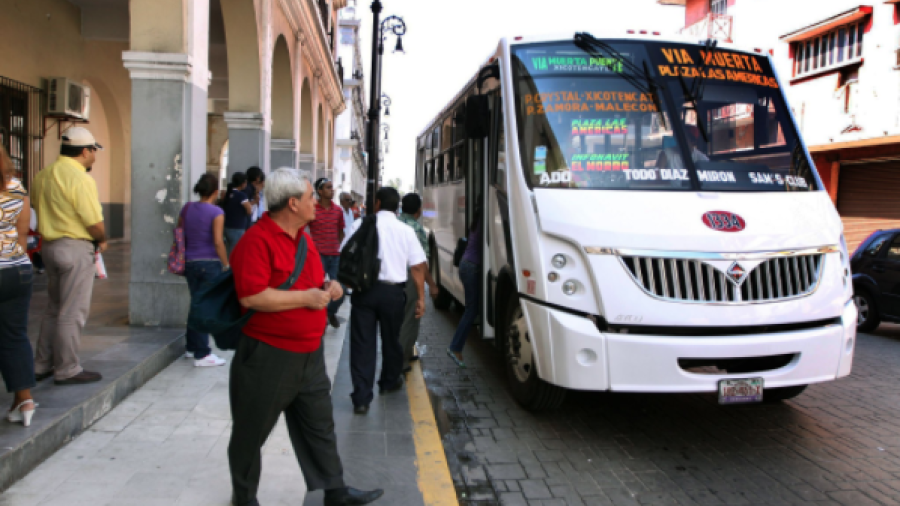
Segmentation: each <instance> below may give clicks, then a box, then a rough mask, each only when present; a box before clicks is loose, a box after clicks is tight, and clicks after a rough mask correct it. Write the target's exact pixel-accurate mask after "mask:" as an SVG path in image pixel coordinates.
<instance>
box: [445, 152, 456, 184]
mask: <svg viewBox="0 0 900 506" xmlns="http://www.w3.org/2000/svg"><path fill="white" fill-rule="evenodd" d="M455 167H456V160H455V159H454V156H453V150H452V149H451V150H449V151H447V153H446V154H445V155H444V180H445V181H447V182H448V183H449V182H451V181H456V174H454V168H455Z"/></svg>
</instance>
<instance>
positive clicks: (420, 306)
mask: <svg viewBox="0 0 900 506" xmlns="http://www.w3.org/2000/svg"><path fill="white" fill-rule="evenodd" d="M423 316H425V301H424V300H422V299H419V300H417V301H416V318H421V317H423Z"/></svg>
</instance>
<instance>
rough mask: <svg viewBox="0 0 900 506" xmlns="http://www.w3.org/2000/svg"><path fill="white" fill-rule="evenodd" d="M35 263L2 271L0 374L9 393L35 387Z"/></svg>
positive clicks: (0, 286) (0, 285) (0, 294)
mask: <svg viewBox="0 0 900 506" xmlns="http://www.w3.org/2000/svg"><path fill="white" fill-rule="evenodd" d="M33 279H34V268H33V267H32V266H31V264H26V265H16V266H14V267H5V268H2V269H0V374H2V375H3V382H4V383H6V391H7V392H18V391H19V390H26V389H29V388H33V387H34V385H35V381H34V354H33V352H32V350H31V343H30V342H29V341H28V306H29V304H31V284H32V281H33Z"/></svg>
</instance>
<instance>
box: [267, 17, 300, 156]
mask: <svg viewBox="0 0 900 506" xmlns="http://www.w3.org/2000/svg"><path fill="white" fill-rule="evenodd" d="M292 75H293V74H292V72H291V54H290V51H289V50H288V45H287V41H286V40H285V38H284V36H283V35H279V36H278V40H277V41H275V50H274V51H273V52H272V142H271V155H270V160H271V167H272V168H273V169H276V168H279V167H296V166H297V162H296V145H295V143H294V83H293V78H292Z"/></svg>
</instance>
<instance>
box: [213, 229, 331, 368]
mask: <svg viewBox="0 0 900 506" xmlns="http://www.w3.org/2000/svg"><path fill="white" fill-rule="evenodd" d="M304 235H306V246H307V253H306V263H305V264H304V267H303V272H302V273H301V274H300V277H299V278H298V279H297V282H296V283H294V286H293V287H291V290H309V289H311V288H321V287H322V284H323V283H324V282H325V270H324V269H323V268H322V260H321V259H320V258H319V252H318V251H317V250H316V246H315V244H313V241H312V239H310V237H309V235H307V234H305V233H304ZM299 244H300V234H297V238H296V239H293V238H291V236H290V235H288V233H287V232H285V231H284V229H282V228H281V227H280V226H279V225H278V224H277V223H275V222H274V221H273V220H272V218H270V217H269V213H265V214H263V216H262V218H260V219H259V221H258V222H256V225H255V226H253V227H250V228H249V229H248V230H247V232H246V233H245V234H244V236H243V237H241V240H240V241H238V243H237V246H235V248H234V251H232V253H231V269H232V270H233V271H234V285H235V289H236V290H237V294H238V298H241V299H242V298H244V297H250V296H252V295H256V294H258V293H261V292H262V291H264V290H265V289H266V288H278V287H279V286H281V284H282V283H284V282H285V281H287V279H288V277H290V275H291V272H293V270H294V259H295V257H296V256H297V246H298V245H299ZM244 311H245V312H246V309H245V310H244ZM327 318H328V316H327V315H326V310H325V309H320V310H313V309H306V308H301V309H292V310H290V311H281V312H278V313H264V312H257V313H256V314H254V315H253V316H252V317H251V318H250V321H248V322H247V325H246V326H244V334H246V335H248V336H250V337H252V338H254V339H259V340H260V341H262V342H264V343H266V344H268V345H271V346H274V347H276V348H280V349H282V350H286V351H291V352H294V353H309V352H313V351H316V350H317V349H319V346H320V345H321V344H322V335H323V334H324V333H325V325H326V324H327Z"/></svg>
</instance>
